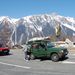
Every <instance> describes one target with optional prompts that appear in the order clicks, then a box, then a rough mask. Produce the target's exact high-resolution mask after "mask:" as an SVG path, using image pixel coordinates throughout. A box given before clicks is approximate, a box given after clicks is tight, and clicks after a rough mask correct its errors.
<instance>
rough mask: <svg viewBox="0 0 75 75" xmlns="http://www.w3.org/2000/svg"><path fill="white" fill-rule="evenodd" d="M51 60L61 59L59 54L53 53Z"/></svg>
mask: <svg viewBox="0 0 75 75" xmlns="http://www.w3.org/2000/svg"><path fill="white" fill-rule="evenodd" d="M51 60H52V61H54V62H57V61H58V60H59V56H58V54H56V53H53V54H52V55H51Z"/></svg>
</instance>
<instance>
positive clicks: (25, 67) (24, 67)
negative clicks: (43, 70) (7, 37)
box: [0, 62, 31, 69]
mask: <svg viewBox="0 0 75 75" xmlns="http://www.w3.org/2000/svg"><path fill="white" fill-rule="evenodd" d="M0 64H3V65H8V66H14V67H18V68H23V69H30V68H31V67H27V66H20V65H15V64H9V63H4V62H0Z"/></svg>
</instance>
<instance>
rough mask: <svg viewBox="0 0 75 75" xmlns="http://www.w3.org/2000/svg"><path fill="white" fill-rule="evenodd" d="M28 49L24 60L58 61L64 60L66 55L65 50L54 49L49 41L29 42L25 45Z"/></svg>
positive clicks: (61, 48)
mask: <svg viewBox="0 0 75 75" xmlns="http://www.w3.org/2000/svg"><path fill="white" fill-rule="evenodd" d="M27 46H28V49H27V51H26V54H27V55H29V56H28V57H27V56H26V59H35V58H44V57H46V58H50V59H51V60H52V61H54V62H56V61H59V59H60V58H65V56H66V55H67V54H68V50H67V48H64V47H55V45H54V44H53V43H52V42H50V40H44V39H43V40H41V39H40V40H30V41H28V43H27Z"/></svg>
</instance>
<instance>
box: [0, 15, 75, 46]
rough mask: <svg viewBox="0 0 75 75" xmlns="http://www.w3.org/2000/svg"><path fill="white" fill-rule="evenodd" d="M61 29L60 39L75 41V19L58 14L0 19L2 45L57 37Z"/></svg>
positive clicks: (2, 17) (4, 17)
mask: <svg viewBox="0 0 75 75" xmlns="http://www.w3.org/2000/svg"><path fill="white" fill-rule="evenodd" d="M58 27H60V28H61V33H60V37H71V38H70V39H71V40H75V39H74V38H72V37H74V36H75V18H71V17H64V16H60V15H57V14H43V15H33V16H26V17H22V18H19V19H13V18H10V17H8V16H1V17H0V43H5V44H10V45H11V44H23V43H25V42H26V41H27V40H28V39H30V38H32V37H38V36H39V37H40V36H42V37H43V36H56V35H57V33H58V32H57V31H58V30H57V28H58Z"/></svg>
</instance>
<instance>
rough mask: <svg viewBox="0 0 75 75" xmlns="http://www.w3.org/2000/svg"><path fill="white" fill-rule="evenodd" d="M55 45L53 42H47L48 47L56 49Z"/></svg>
mask: <svg viewBox="0 0 75 75" xmlns="http://www.w3.org/2000/svg"><path fill="white" fill-rule="evenodd" d="M54 46H55V45H54V43H52V42H47V47H54Z"/></svg>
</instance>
